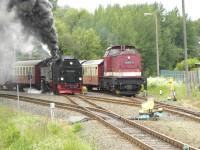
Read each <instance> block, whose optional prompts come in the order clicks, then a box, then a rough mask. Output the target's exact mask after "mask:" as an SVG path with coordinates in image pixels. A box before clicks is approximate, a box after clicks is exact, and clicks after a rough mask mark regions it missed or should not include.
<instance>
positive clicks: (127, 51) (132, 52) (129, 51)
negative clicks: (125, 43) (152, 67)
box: [122, 48, 137, 54]
mask: <svg viewBox="0 0 200 150" xmlns="http://www.w3.org/2000/svg"><path fill="white" fill-rule="evenodd" d="M122 53H131V54H136V53H137V50H136V49H133V48H126V50H125V51H123V52H122Z"/></svg>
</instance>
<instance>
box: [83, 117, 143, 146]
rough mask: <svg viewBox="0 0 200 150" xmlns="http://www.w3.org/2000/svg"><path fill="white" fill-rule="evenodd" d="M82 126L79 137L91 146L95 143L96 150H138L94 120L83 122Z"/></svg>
mask: <svg viewBox="0 0 200 150" xmlns="http://www.w3.org/2000/svg"><path fill="white" fill-rule="evenodd" d="M83 125H84V126H83V129H84V130H81V132H80V136H81V137H82V138H83V139H85V140H86V141H87V142H88V143H90V144H91V145H93V144H94V143H95V144H96V147H97V149H98V150H140V148H139V147H137V146H135V145H133V144H130V143H129V142H128V141H127V140H125V139H123V138H122V137H120V136H119V135H117V134H116V133H115V132H114V131H112V130H111V129H108V128H106V127H105V126H103V125H102V124H100V123H98V122H97V121H95V120H93V121H88V122H84V123H83Z"/></svg>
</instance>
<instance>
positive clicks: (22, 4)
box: [8, 0, 60, 57]
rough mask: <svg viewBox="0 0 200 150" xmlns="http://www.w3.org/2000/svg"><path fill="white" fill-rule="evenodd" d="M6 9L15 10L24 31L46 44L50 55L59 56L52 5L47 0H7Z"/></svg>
mask: <svg viewBox="0 0 200 150" xmlns="http://www.w3.org/2000/svg"><path fill="white" fill-rule="evenodd" d="M8 10H9V11H13V10H14V11H15V12H16V16H17V17H18V18H19V19H20V21H21V23H22V25H23V27H24V32H26V33H27V35H33V36H35V37H36V38H37V39H39V40H40V41H41V42H42V43H44V44H47V45H48V48H49V49H50V52H51V55H52V57H59V56H60V52H59V49H58V46H57V34H56V30H55V27H54V19H53V13H52V5H51V4H50V2H49V1H48V0H9V3H8Z"/></svg>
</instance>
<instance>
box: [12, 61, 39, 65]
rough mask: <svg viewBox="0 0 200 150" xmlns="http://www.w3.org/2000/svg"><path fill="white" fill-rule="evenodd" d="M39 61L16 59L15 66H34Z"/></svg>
mask: <svg viewBox="0 0 200 150" xmlns="http://www.w3.org/2000/svg"><path fill="white" fill-rule="evenodd" d="M40 62H41V60H26V61H17V62H16V63H15V66H34V65H37V64H39V63H40Z"/></svg>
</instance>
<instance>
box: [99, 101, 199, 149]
mask: <svg viewBox="0 0 200 150" xmlns="http://www.w3.org/2000/svg"><path fill="white" fill-rule="evenodd" d="M95 103H96V104H98V105H100V106H103V107H104V108H107V109H109V110H112V111H113V112H115V113H117V114H120V115H122V116H124V117H126V118H130V117H133V116H138V111H139V109H140V108H138V107H133V106H125V105H118V104H109V103H104V102H95ZM137 122H138V123H141V124H143V125H145V126H147V127H149V128H151V129H154V130H155V131H159V132H161V133H164V134H166V135H168V136H170V137H173V138H175V139H177V140H180V141H182V142H184V143H187V144H189V145H192V146H195V147H200V123H198V122H195V121H193V120H190V119H188V118H184V117H181V116H178V115H174V114H170V113H167V112H164V113H163V114H162V116H161V118H160V119H159V120H158V121H137Z"/></svg>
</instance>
